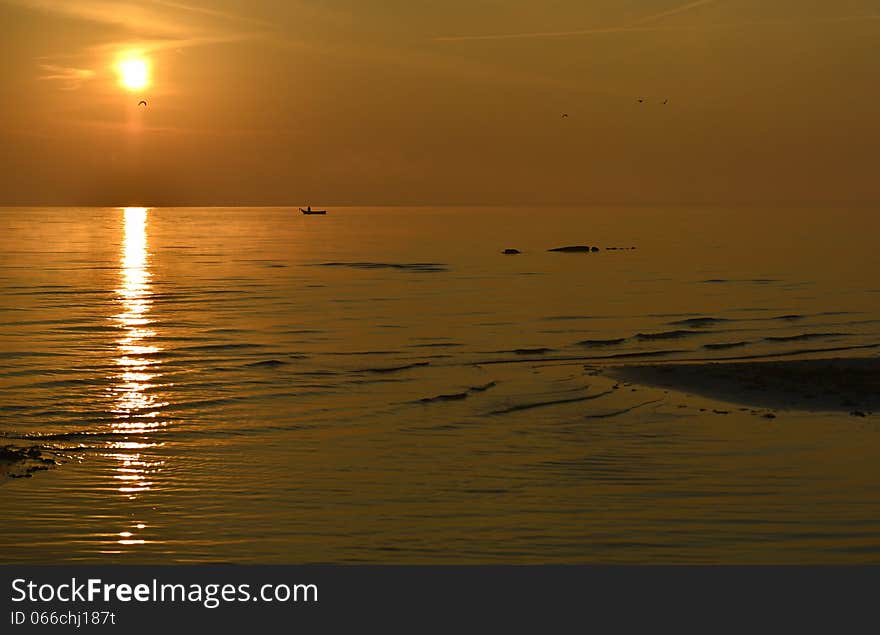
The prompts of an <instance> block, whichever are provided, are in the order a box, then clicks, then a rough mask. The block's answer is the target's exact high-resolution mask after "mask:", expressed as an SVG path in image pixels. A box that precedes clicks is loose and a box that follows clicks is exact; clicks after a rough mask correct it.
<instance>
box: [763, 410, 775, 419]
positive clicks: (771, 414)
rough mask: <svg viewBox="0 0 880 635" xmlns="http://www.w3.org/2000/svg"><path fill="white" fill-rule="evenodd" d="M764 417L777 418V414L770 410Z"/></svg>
mask: <svg viewBox="0 0 880 635" xmlns="http://www.w3.org/2000/svg"><path fill="white" fill-rule="evenodd" d="M764 418H765V419H775V418H776V415H775V414H773V413H772V412H768V413H767V414H765V415H764Z"/></svg>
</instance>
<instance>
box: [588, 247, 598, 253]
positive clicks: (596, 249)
mask: <svg viewBox="0 0 880 635" xmlns="http://www.w3.org/2000/svg"><path fill="white" fill-rule="evenodd" d="M590 251H593V252H595V251H599V248H598V247H593V248H591V249H590Z"/></svg>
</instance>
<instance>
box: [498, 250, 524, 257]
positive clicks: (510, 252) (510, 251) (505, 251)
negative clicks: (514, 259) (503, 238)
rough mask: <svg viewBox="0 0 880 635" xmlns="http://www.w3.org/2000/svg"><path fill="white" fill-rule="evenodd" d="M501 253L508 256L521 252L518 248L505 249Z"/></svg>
mask: <svg viewBox="0 0 880 635" xmlns="http://www.w3.org/2000/svg"><path fill="white" fill-rule="evenodd" d="M501 253H502V254H506V255H508V256H515V255H516V254H521V253H522V252H521V251H520V250H519V249H505V250H504V251H502V252H501Z"/></svg>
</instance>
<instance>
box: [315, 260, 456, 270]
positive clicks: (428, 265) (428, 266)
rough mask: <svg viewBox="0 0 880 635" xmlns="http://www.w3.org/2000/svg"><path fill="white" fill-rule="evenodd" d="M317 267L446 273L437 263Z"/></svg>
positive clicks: (329, 265) (326, 264)
mask: <svg viewBox="0 0 880 635" xmlns="http://www.w3.org/2000/svg"><path fill="white" fill-rule="evenodd" d="M312 266H317V267H350V268H352V269H397V270H400V271H411V272H414V273H440V272H445V271H448V268H447V266H446V265H445V264H443V263H439V262H322V263H318V264H316V265H312Z"/></svg>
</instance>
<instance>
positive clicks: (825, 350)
mask: <svg viewBox="0 0 880 635" xmlns="http://www.w3.org/2000/svg"><path fill="white" fill-rule="evenodd" d="M878 230H880V220H878V215H877V214H876V212H875V211H874V210H853V209H824V210H815V209H777V208H768V209H756V208H738V209H715V208H701V207H691V208H675V209H673V208H615V207H608V208H546V209H544V208H537V209H536V208H331V209H330V211H329V213H328V214H327V215H326V216H303V215H301V214H299V213H298V212H296V211H295V208H294V209H280V208H3V209H0V434H2V435H3V437H5V438H3V439H2V440H0V445H5V444H16V445H19V446H29V445H38V446H39V447H40V448H42V449H43V451H44V452H46V453H47V456H52V457H54V458H56V460H57V461H58V463H59V465H58V466H57V467H56V468H54V469H51V470H49V471H44V472H38V473H36V474H34V475H33V477H32V478H19V479H14V480H7V481H6V482H5V483H3V484H0V562H3V563H52V562H92V563H100V562H151V563H152V562H156V563H175V562H264V563H306V562H351V563H356V562H379V563H410V562H450V563H451V562H473V563H480V562H515V563H526V562H528V563H539V562H835V561H841V562H850V561H877V560H878V559H880V470H877V469H876V460H877V457H878V456H880V428H878V425H877V419H876V417H874V416H869V417H866V418H860V419H855V418H853V417H850V416H848V414H847V413H846V412H811V411H810V409H809V407H808V405H807V406H805V407H804V408H803V409H798V410H797V411H792V412H790V413H778V414H779V416H778V417H777V418H776V419H774V420H772V421H771V420H769V419H766V418H762V417H758V416H746V415H739V416H735V417H734V416H731V417H725V416H719V415H717V414H713V412H712V410H711V408H703V409H699V408H696V407H691V406H693V404H694V403H695V402H690V405H689V404H688V403H683V402H682V400H681V398H680V397H679V396H677V395H674V394H670V393H669V392H666V391H650V390H644V389H639V388H638V387H629V386H627V387H625V388H623V389H620V388H621V387H620V386H617V388H618V389H616V390H612V388H614V386H609V385H608V384H609V383H613V382H609V381H607V380H603V379H602V378H601V377H597V376H594V374H593V373H592V372H591V369H594V368H595V367H596V365H600V366H601V365H603V364H616V363H622V362H628V361H645V360H661V359H664V360H676V359H682V360H684V359H691V360H717V359H726V358H734V357H744V358H755V357H761V356H783V355H793V356H807V355H813V356H815V355H844V354H845V355H876V354H877V350H876V349H875V348H870V347H872V346H875V345H877V344H878V343H880V278H878V276H877V272H878V271H880V257H878V253H880V252H878V250H877V249H876V237H877V235H878V233H880V232H878ZM566 245H590V246H594V245H595V246H598V247H600V250H599V251H597V252H593V253H588V254H584V253H557V252H548V251H547V250H548V249H549V248H553V247H560V246H566ZM505 248H516V249H519V250H520V251H521V252H522V253H521V254H519V255H502V254H501V251H502V250H503V249H505ZM609 248H614V249H609ZM603 381H604V383H603ZM725 412H726V411H725Z"/></svg>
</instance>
